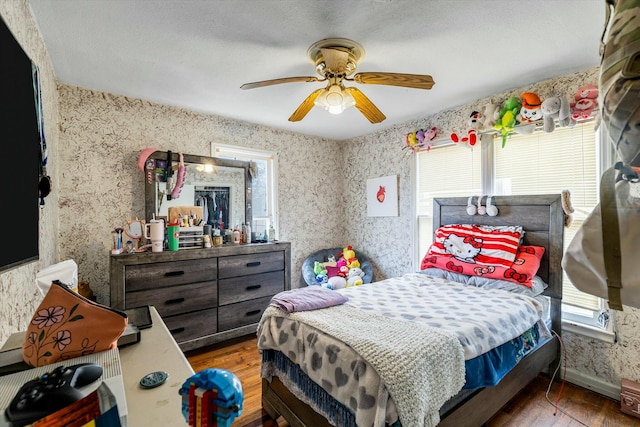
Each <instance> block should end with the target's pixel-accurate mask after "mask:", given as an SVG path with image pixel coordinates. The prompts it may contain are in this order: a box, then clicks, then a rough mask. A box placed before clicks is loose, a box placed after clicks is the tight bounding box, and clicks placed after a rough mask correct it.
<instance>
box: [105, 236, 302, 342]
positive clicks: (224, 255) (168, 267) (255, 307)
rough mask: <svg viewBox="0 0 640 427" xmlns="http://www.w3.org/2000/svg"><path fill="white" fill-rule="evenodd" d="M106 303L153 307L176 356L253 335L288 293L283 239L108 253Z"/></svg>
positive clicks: (288, 263) (287, 249)
mask: <svg viewBox="0 0 640 427" xmlns="http://www.w3.org/2000/svg"><path fill="white" fill-rule="evenodd" d="M109 270H110V305H111V307H113V308H117V309H121V310H126V309H129V308H134V307H140V306H143V305H153V306H155V308H156V310H157V311H158V313H159V314H160V316H161V317H162V320H163V321H164V323H165V324H166V325H167V328H168V329H169V331H170V332H171V334H172V335H173V337H174V339H175V340H176V342H177V343H178V345H179V346H180V348H181V349H182V350H183V351H188V350H192V349H195V348H198V347H203V346H206V345H209V344H214V343H217V342H220V341H224V340H227V339H230V338H235V337H238V336H242V335H247V334H251V333H255V331H256V327H257V324H258V321H259V320H260V317H261V316H262V313H263V311H264V310H265V309H266V308H267V305H268V304H269V301H270V300H271V297H272V296H273V295H275V294H276V293H278V292H281V291H284V290H288V289H291V244H290V243H289V242H276V243H254V244H242V245H233V244H228V245H227V244H225V245H222V246H214V247H212V248H202V249H181V250H179V251H175V252H169V251H167V252H144V253H133V254H119V255H114V254H112V255H111V256H110V261H109Z"/></svg>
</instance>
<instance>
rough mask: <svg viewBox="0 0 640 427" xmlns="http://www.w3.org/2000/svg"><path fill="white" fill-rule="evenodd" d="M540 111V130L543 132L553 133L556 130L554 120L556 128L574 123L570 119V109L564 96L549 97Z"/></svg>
mask: <svg viewBox="0 0 640 427" xmlns="http://www.w3.org/2000/svg"><path fill="white" fill-rule="evenodd" d="M540 109H541V110H542V125H543V127H542V130H544V131H545V132H553V131H554V130H555V128H556V120H557V121H558V126H561V127H562V126H569V125H571V124H573V123H575V122H574V120H573V119H572V118H571V107H570V106H569V101H568V100H567V98H566V97H565V96H551V97H549V98H547V99H545V100H544V101H542V105H541V106H540Z"/></svg>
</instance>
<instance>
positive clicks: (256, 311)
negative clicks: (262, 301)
mask: <svg viewBox="0 0 640 427" xmlns="http://www.w3.org/2000/svg"><path fill="white" fill-rule="evenodd" d="M260 311H261V310H251V311H248V312H247V314H246V315H245V316H255V315H256V314H259V313H260Z"/></svg>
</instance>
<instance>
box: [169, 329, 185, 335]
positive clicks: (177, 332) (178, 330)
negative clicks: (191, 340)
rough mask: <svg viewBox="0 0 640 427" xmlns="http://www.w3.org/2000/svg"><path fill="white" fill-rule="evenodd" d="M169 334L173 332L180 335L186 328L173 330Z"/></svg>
mask: <svg viewBox="0 0 640 427" xmlns="http://www.w3.org/2000/svg"><path fill="white" fill-rule="evenodd" d="M169 332H171V333H172V334H179V333H180V332H184V328H175V329H171V330H169Z"/></svg>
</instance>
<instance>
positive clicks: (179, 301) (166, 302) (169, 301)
mask: <svg viewBox="0 0 640 427" xmlns="http://www.w3.org/2000/svg"><path fill="white" fill-rule="evenodd" d="M181 302H184V298H175V299H169V300H166V301H165V302H164V303H165V304H167V305H171V304H180V303H181Z"/></svg>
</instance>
